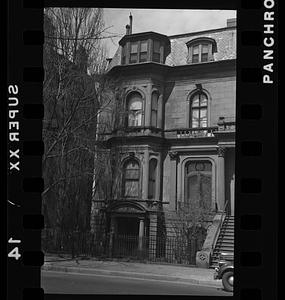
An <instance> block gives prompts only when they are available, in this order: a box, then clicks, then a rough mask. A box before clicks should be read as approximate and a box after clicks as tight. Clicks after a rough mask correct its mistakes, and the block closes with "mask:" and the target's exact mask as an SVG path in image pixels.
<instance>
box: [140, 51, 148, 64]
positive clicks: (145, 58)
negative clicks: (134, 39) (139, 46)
mask: <svg viewBox="0 0 285 300" xmlns="http://www.w3.org/2000/svg"><path fill="white" fill-rule="evenodd" d="M145 61H147V52H141V53H140V62H145Z"/></svg>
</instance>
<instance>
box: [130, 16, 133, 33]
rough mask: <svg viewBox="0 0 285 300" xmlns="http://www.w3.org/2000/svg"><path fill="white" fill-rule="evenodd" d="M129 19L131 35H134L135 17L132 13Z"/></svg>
mask: <svg viewBox="0 0 285 300" xmlns="http://www.w3.org/2000/svg"><path fill="white" fill-rule="evenodd" d="M129 19H130V34H132V33H133V16H132V14H131V13H130V16H129Z"/></svg>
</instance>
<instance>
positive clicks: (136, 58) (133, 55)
mask: <svg viewBox="0 0 285 300" xmlns="http://www.w3.org/2000/svg"><path fill="white" fill-rule="evenodd" d="M137 60H138V55H137V53H135V54H131V56H130V63H131V64H134V63H136V62H137Z"/></svg>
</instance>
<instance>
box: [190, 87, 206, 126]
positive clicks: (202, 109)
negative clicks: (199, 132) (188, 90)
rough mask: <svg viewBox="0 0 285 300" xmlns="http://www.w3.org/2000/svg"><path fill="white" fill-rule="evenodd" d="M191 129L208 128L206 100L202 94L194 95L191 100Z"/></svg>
mask: <svg viewBox="0 0 285 300" xmlns="http://www.w3.org/2000/svg"><path fill="white" fill-rule="evenodd" d="M190 125H191V127H192V128H200V127H207V126H208V99H207V97H206V95H204V94H203V93H199V94H195V95H194V96H193V98H192V99H191V124H190Z"/></svg>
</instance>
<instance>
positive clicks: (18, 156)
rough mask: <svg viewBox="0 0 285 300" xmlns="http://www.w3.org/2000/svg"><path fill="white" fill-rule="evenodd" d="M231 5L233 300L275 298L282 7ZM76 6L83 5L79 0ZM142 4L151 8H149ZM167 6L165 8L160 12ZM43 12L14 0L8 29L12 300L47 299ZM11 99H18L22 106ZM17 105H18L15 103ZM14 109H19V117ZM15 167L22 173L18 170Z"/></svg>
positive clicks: (264, 1)
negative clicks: (43, 281) (14, 135)
mask: <svg viewBox="0 0 285 300" xmlns="http://www.w3.org/2000/svg"><path fill="white" fill-rule="evenodd" d="M225 2H228V3H229V1H219V2H218V1H217V2H215V5H217V6H218V4H220V6H219V8H225V5H226V4H223V3H225ZM57 3H58V2H54V3H53V2H52V1H50V2H45V5H47V4H50V5H51V6H52V4H53V5H57ZM202 3H203V1H201V0H200V1H196V2H195V1H193V6H192V7H185V4H179V3H178V2H177V5H178V7H176V4H175V8H189V9H191V8H198V7H201V8H202V6H201V5H203V4H202ZM209 3H210V2H209V1H205V5H206V6H207V4H208V8H211V7H210V5H209ZM212 3H213V1H211V5H213V4H212ZM232 3H234V5H233V6H232V7H231V8H235V7H236V8H237V19H238V35H237V39H238V40H237V45H238V51H237V53H238V57H237V147H236V162H237V164H236V178H237V182H236V192H235V193H236V221H235V225H236V226H235V228H236V235H235V266H236V270H237V271H236V275H235V276H236V277H235V291H234V298H237V299H242V300H244V299H253V298H254V299H275V298H277V296H276V293H277V288H276V281H277V279H276V275H277V273H276V269H277V261H276V253H277V252H276V248H275V247H277V205H278V203H277V80H278V76H277V75H278V66H277V40H278V39H277V35H278V32H277V20H278V19H277V18H278V13H277V4H278V3H277V1H276V0H275V1H274V0H259V1H257V0H256V1H248V0H247V1H244V0H242V1H236V3H235V1H232ZM73 4H74V5H78V2H77V3H75V2H74V3H73ZM80 4H81V6H84V5H86V6H90V5H91V6H92V5H94V2H92V3H91V2H87V1H86V2H85V1H82V2H81V3H80ZM63 5H64V4H63ZM98 5H99V6H103V7H104V6H105V7H108V3H107V2H101V3H99V2H98ZM110 5H111V6H112V4H110ZM121 5H123V6H124V7H130V6H132V7H134V4H133V3H132V4H130V3H126V2H124V3H123V4H121ZM137 5H139V4H137ZM137 5H135V6H137ZM142 5H145V7H150V6H147V3H144V4H142ZM164 5H165V4H163V3H159V7H160V8H163V7H164ZM168 5H169V4H167V6H166V7H167V8H169V6H168ZM195 5H196V6H195ZM139 6H140V5H139ZM42 7H43V3H42V1H40V2H35V1H23V3H21V1H9V18H10V19H9V21H8V26H9V32H10V34H11V35H12V34H13V37H11V39H10V41H9V45H8V46H9V47H8V52H9V53H8V64H9V68H8V122H9V121H11V119H13V120H12V121H13V122H19V125H18V126H19V129H18V130H17V131H16V132H18V133H19V135H18V136H19V141H16V140H15V141H11V140H10V141H8V151H9V152H8V154H7V156H8V169H10V170H9V175H8V181H9V186H8V201H9V202H7V211H8V223H7V226H8V231H7V233H8V235H7V241H8V243H7V251H8V252H7V254H9V253H10V256H9V255H8V259H7V261H8V278H7V280H8V291H7V292H8V293H7V294H8V299H21V297H23V299H28V298H30V297H31V296H32V295H36V296H37V298H38V299H43V297H44V291H43V290H42V289H41V287H40V266H41V265H42V264H43V253H42V252H41V245H40V230H41V229H42V228H43V226H44V220H43V216H42V214H41V197H40V193H41V191H42V190H43V182H42V179H41V171H42V170H41V155H42V153H43V145H42V143H41V122H42V121H41V120H42V118H43V105H42V80H43V70H42V43H43V33H42V22H43V20H42ZM140 7H143V6H140ZM173 8H174V6H173ZM15 19H17V20H21V21H22V24H21V22H14V21H13V20H15ZM23 24H24V25H23ZM264 51H267V52H264ZM268 51H270V52H268ZM271 51H273V52H271ZM271 57H272V58H271ZM271 63H273V65H271ZM9 98H18V102H17V100H9ZM16 102H17V105H9V104H11V103H16ZM12 110H18V112H17V113H13V112H11V111H12ZM9 114H10V115H9ZM11 116H14V117H13V118H11ZM9 126H12V127H14V128H13V130H14V129H16V128H17V125H15V124H14V125H9V123H8V128H9ZM8 132H9V133H10V129H9V131H8ZM18 162H19V163H18ZM11 164H12V165H14V167H11ZM11 168H12V169H11ZM17 168H20V171H19V172H17V173H15V172H13V171H17ZM267 170H270V171H267ZM264 237H266V240H264ZM14 249H15V250H14ZM13 251H14V252H13ZM17 254H20V255H21V256H17ZM16 257H18V259H16Z"/></svg>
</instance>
